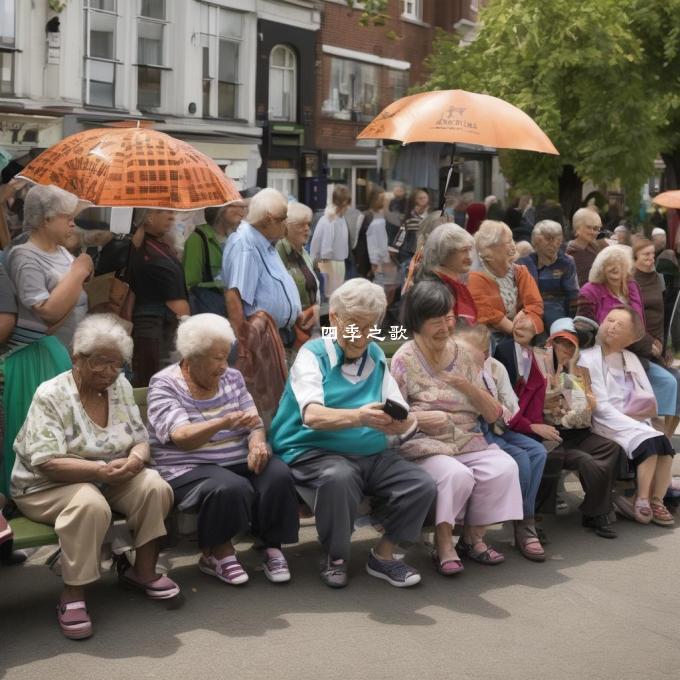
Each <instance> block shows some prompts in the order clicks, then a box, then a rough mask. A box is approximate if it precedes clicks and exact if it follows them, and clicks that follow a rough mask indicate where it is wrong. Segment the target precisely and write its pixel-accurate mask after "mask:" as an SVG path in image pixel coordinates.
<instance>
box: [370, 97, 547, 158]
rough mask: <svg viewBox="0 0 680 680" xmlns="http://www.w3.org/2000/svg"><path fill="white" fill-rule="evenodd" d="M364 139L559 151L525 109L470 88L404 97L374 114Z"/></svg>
mask: <svg viewBox="0 0 680 680" xmlns="http://www.w3.org/2000/svg"><path fill="white" fill-rule="evenodd" d="M358 139H394V140H398V141H400V142H403V143H404V144H408V143H410V142H445V143H448V144H455V143H464V144H479V145H483V146H493V147H495V148H498V149H523V150H526V151H541V152H543V153H549V154H555V155H559V152H558V151H557V149H556V148H555V147H554V145H553V143H552V142H551V141H550V139H549V138H548V135H546V134H545V132H543V130H541V128H540V127H539V126H538V125H537V124H536V123H535V122H534V121H533V120H532V119H531V118H530V117H529V116H528V115H527V114H526V113H524V111H522V110H521V109H518V108H517V107H516V106H513V105H512V104H510V103H508V102H506V101H503V100H502V99H498V98H497V97H491V96H490V95H487V94H476V93H474V92H466V91H465V90H435V91H434V92H422V93H420V94H413V95H410V96H408V97H402V98H401V99H398V100H397V101H396V102H393V103H392V104H390V105H389V106H388V107H387V108H386V109H385V110H384V111H383V112H382V113H380V114H379V115H378V116H377V117H376V118H374V119H373V121H372V122H371V123H369V124H368V125H367V126H366V128H365V129H364V130H363V131H362V132H361V133H360V134H359V136H358Z"/></svg>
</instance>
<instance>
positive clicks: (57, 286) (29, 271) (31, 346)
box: [3, 185, 93, 486]
mask: <svg viewBox="0 0 680 680" xmlns="http://www.w3.org/2000/svg"><path fill="white" fill-rule="evenodd" d="M79 208H80V204H79V201H78V198H77V197H76V196H74V195H73V194H70V193H68V192H67V191H64V190H63V189H59V188H58V187H55V186H42V185H37V186H34V187H33V188H31V189H30V190H29V191H28V193H27V194H26V200H25V202H24V229H26V230H28V232H29V237H28V241H26V242H25V243H23V244H21V245H17V246H14V247H13V248H12V249H11V250H10V251H9V256H8V265H7V272H8V274H9V278H10V280H11V282H12V288H13V289H14V292H15V294H16V298H17V310H16V311H17V315H16V325H15V327H14V329H13V332H12V334H11V336H10V337H9V339H8V341H7V346H6V347H5V353H4V357H5V360H4V375H5V384H4V394H3V402H4V412H5V436H4V444H3V450H4V466H5V470H6V471H7V473H8V474H7V477H6V480H5V481H6V482H8V481H9V471H10V470H11V469H12V463H13V461H14V451H13V448H12V446H13V444H14V439H15V437H16V435H17V432H19V429H20V428H21V425H22V424H23V422H24V420H25V418H26V413H27V412H28V408H29V406H30V405H31V400H32V399H33V394H34V393H35V390H36V388H37V387H38V385H40V383H42V382H44V381H45V380H49V379H50V378H53V377H54V376H55V375H57V374H59V373H61V372H62V371H66V370H68V369H69V368H71V359H70V357H69V353H68V348H69V347H70V345H71V340H72V338H73V332H74V330H75V328H76V326H77V325H78V322H79V321H80V320H81V319H82V318H83V317H84V316H85V314H86V313H87V296H86V295H85V292H84V290H83V284H84V283H85V281H87V279H88V278H89V277H90V276H91V274H92V269H93V266H92V259H91V258H90V256H89V255H80V256H79V257H78V258H75V259H74V258H73V256H72V255H71V254H70V253H69V252H68V250H66V248H65V247H64V246H65V244H66V242H67V241H68V239H69V237H70V235H71V234H72V232H73V230H74V229H75V223H74V221H73V220H74V218H75V215H76V214H77V213H78V211H79ZM3 486H4V485H3Z"/></svg>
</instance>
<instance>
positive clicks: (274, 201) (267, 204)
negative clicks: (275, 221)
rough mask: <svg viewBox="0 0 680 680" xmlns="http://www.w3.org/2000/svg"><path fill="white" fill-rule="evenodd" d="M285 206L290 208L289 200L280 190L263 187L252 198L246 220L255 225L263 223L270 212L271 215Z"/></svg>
mask: <svg viewBox="0 0 680 680" xmlns="http://www.w3.org/2000/svg"><path fill="white" fill-rule="evenodd" d="M283 208H286V209H287V208H288V200H287V199H286V197H285V196H284V195H283V194H282V193H281V192H280V191H277V190H276V189H262V191H258V192H257V193H256V194H255V195H254V196H253V197H252V198H251V199H250V205H249V206H248V217H247V218H246V221H247V222H248V223H249V224H253V225H255V224H261V223H262V222H263V221H264V220H266V219H267V215H268V214H269V215H271V214H273V213H275V212H276V211H277V210H282V209H283Z"/></svg>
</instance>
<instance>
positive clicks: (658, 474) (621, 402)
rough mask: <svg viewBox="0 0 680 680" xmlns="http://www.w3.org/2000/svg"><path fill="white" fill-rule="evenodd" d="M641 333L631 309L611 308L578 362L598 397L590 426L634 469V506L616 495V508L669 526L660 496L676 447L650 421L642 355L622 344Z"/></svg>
mask: <svg viewBox="0 0 680 680" xmlns="http://www.w3.org/2000/svg"><path fill="white" fill-rule="evenodd" d="M643 333H644V328H643V326H642V320H641V319H640V318H639V316H638V315H637V314H636V312H635V311H634V310H632V309H631V308H630V307H625V306H622V307H619V308H615V309H612V310H611V311H610V312H609V314H607V316H606V317H605V318H604V320H603V321H602V324H601V325H600V330H599V332H598V344H597V345H596V346H595V347H592V348H591V349H587V350H584V351H583V352H581V357H580V359H579V362H578V364H579V366H583V367H585V368H587V369H588V370H589V371H590V378H591V383H592V389H593V394H594V395H595V399H596V401H597V406H596V407H595V410H594V411H593V419H592V429H593V431H594V432H596V433H597V434H600V435H602V436H603V437H606V438H608V439H611V440H613V441H615V442H616V443H617V444H619V445H620V446H621V447H622V448H623V449H624V451H625V452H626V454H627V456H628V458H629V459H630V460H631V461H632V464H633V466H634V467H635V469H636V474H637V491H636V494H635V498H634V502H633V505H632V506H631V507H629V506H628V505H627V504H626V503H625V500H623V499H617V503H616V507H617V509H619V510H620V511H621V512H623V514H625V515H627V516H629V517H630V518H632V519H635V520H636V521H638V522H640V523H641V524H649V523H650V522H654V523H655V524H659V525H661V526H672V525H673V523H674V521H673V516H672V515H671V514H670V512H668V509H667V508H666V506H665V505H664V503H663V498H664V496H665V495H666V491H667V489H668V486H669V484H670V481H671V465H672V462H673V456H674V455H675V452H674V450H673V446H672V445H671V442H670V441H669V440H668V438H667V437H666V436H665V435H663V434H662V433H661V432H659V431H658V430H656V429H655V428H654V427H653V426H652V422H651V418H652V417H654V416H656V400H655V399H654V393H653V392H652V387H651V385H650V383H649V380H648V378H647V375H646V374H645V370H644V368H643V367H642V364H641V363H640V360H639V359H638V358H637V356H635V354H633V353H632V352H629V351H628V350H627V349H625V348H626V347H628V346H629V345H630V344H631V343H633V342H635V341H636V340H638V339H639V338H640V337H642V334H643Z"/></svg>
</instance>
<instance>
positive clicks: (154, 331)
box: [128, 210, 191, 387]
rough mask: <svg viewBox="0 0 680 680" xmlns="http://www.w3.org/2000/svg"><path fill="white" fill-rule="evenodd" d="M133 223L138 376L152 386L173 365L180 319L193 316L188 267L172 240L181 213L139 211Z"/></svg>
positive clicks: (134, 332)
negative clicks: (157, 375) (186, 278)
mask: <svg viewBox="0 0 680 680" xmlns="http://www.w3.org/2000/svg"><path fill="white" fill-rule="evenodd" d="M133 219H134V223H135V225H136V226H137V230H138V231H137V233H136V234H135V237H134V238H133V241H132V244H133V245H132V251H131V253H130V261H129V268H128V276H129V280H130V287H131V288H132V290H133V291H134V293H135V306H134V309H133V312H132V321H133V330H132V338H133V340H134V343H135V351H134V355H133V357H132V374H133V384H134V385H135V387H146V385H148V384H149V380H150V379H151V376H152V375H153V374H154V373H156V372H157V371H159V370H160V369H161V368H163V367H164V366H167V365H168V364H169V363H170V361H171V354H172V350H173V338H174V336H175V330H176V329H177V324H178V323H179V319H180V318H181V317H182V316H185V315H187V314H190V313H191V311H190V309H189V302H188V299H187V291H186V286H185V283H184V270H183V269H182V263H181V262H180V261H179V259H178V258H177V254H176V252H175V250H174V248H173V247H172V246H171V245H169V243H168V241H167V239H168V237H169V234H170V230H171V229H172V228H173V226H174V224H175V211H174V210H136V211H135V213H134V218H133Z"/></svg>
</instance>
